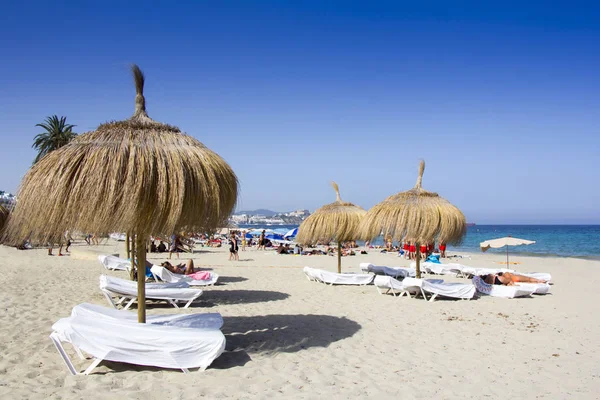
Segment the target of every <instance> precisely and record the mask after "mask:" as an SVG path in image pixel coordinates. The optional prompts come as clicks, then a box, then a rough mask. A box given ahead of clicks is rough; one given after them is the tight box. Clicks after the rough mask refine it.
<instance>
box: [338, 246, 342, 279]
mask: <svg viewBox="0 0 600 400" xmlns="http://www.w3.org/2000/svg"><path fill="white" fill-rule="evenodd" d="M337 253H338V274H341V273H342V244H341V242H340V241H339V240H338V252H337Z"/></svg>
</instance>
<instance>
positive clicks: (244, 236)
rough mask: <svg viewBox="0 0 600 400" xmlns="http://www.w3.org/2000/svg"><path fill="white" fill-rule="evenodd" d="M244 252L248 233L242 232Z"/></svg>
mask: <svg viewBox="0 0 600 400" xmlns="http://www.w3.org/2000/svg"><path fill="white" fill-rule="evenodd" d="M242 251H246V231H242Z"/></svg>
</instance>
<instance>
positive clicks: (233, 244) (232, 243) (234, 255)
mask: <svg viewBox="0 0 600 400" xmlns="http://www.w3.org/2000/svg"><path fill="white" fill-rule="evenodd" d="M232 259H233V260H235V261H239V260H240V256H239V255H238V243H237V238H236V237H235V233H233V232H231V237H230V238H229V261H231V260H232Z"/></svg>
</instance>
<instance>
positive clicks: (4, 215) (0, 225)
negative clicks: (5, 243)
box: [0, 204, 9, 234]
mask: <svg viewBox="0 0 600 400" xmlns="http://www.w3.org/2000/svg"><path fill="white" fill-rule="evenodd" d="M8 215H9V211H8V209H7V208H6V207H4V206H3V205H2V204H0V234H1V233H2V231H3V230H4V227H5V226H6V223H7V222H8Z"/></svg>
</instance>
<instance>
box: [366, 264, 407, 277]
mask: <svg viewBox="0 0 600 400" xmlns="http://www.w3.org/2000/svg"><path fill="white" fill-rule="evenodd" d="M358 266H359V268H360V270H361V271H362V272H365V273H368V272H372V273H374V274H375V275H388V276H392V277H394V278H398V277H400V278H408V277H414V276H415V275H416V271H415V269H414V268H406V267H384V266H378V265H373V264H371V263H360V264H359V265H358Z"/></svg>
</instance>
